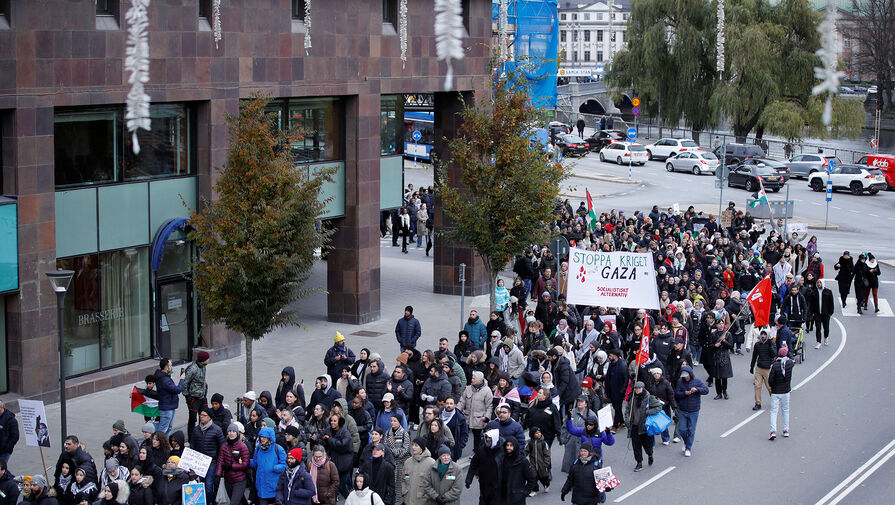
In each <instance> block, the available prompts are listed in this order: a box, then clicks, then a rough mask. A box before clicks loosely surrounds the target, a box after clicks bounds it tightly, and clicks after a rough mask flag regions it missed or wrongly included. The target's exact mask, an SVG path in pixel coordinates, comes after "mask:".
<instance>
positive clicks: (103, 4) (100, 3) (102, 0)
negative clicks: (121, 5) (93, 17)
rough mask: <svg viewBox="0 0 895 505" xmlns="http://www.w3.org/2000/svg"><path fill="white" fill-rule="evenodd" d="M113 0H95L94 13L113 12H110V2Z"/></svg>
mask: <svg viewBox="0 0 895 505" xmlns="http://www.w3.org/2000/svg"><path fill="white" fill-rule="evenodd" d="M113 1H114V0H96V13H97V14H107V15H108V14H113V12H112V2H113Z"/></svg>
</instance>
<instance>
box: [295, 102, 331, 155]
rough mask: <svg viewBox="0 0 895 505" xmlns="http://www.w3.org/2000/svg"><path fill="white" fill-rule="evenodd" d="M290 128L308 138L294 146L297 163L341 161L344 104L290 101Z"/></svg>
mask: <svg viewBox="0 0 895 505" xmlns="http://www.w3.org/2000/svg"><path fill="white" fill-rule="evenodd" d="M287 111H288V116H287V117H288V119H289V124H288V127H289V128H297V129H299V130H300V131H301V132H302V134H303V135H304V136H303V137H302V138H300V139H298V140H297V141H295V142H293V143H292V154H293V156H294V157H295V162H296V163H307V162H311V161H327V160H341V159H342V158H343V155H342V118H343V114H342V102H340V101H339V100H337V99H334V98H311V99H301V100H289V102H288V105H287Z"/></svg>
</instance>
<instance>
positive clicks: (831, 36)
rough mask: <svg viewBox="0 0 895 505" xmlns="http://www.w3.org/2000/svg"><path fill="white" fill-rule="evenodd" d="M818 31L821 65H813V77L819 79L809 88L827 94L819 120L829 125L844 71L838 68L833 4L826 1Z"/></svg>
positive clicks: (817, 92) (818, 54) (812, 91)
mask: <svg viewBox="0 0 895 505" xmlns="http://www.w3.org/2000/svg"><path fill="white" fill-rule="evenodd" d="M817 31H818V32H820V49H818V50H817V52H816V53H814V54H816V55H817V57H818V58H820V63H821V65H822V66H820V67H814V77H816V78H818V79H820V80H821V82H819V83H818V84H817V85H815V86H814V88H813V89H812V90H811V94H813V95H815V96H817V95H822V94H824V93H826V94H827V102H826V103H825V104H824V112H823V116H821V120H822V121H823V123H824V126H830V123H832V122H833V95H835V94H838V93H839V91H840V89H841V88H840V81H841V80H842V79H844V78H845V72H842V71H840V70H838V65H839V59H838V58H837V57H836V10H835V8H834V7H833V4H832V3H831V2H830V1H829V0H828V1H827V11H826V13H825V14H824V19H823V21H821V23H820V25H818V27H817Z"/></svg>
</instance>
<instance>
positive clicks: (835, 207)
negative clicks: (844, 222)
mask: <svg viewBox="0 0 895 505" xmlns="http://www.w3.org/2000/svg"><path fill="white" fill-rule="evenodd" d="M830 207H833V208H834V209H836V210H842V209H841V208H839V207H837V206H835V205H830Z"/></svg>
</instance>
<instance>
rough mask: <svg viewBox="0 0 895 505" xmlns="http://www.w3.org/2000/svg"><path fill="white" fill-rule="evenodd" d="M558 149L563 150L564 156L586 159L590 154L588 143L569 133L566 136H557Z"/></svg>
mask: <svg viewBox="0 0 895 505" xmlns="http://www.w3.org/2000/svg"><path fill="white" fill-rule="evenodd" d="M556 147H558V148H559V149H560V150H562V155H563V156H579V157H582V158H583V157H584V155H585V154H587V153H589V152H590V148H588V146H587V142H585V141H584V139H583V138H581V137H579V136H577V135H572V134H570V133H567V134H565V135H557V136H556Z"/></svg>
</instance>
